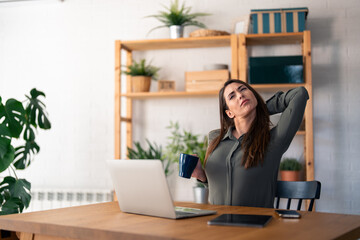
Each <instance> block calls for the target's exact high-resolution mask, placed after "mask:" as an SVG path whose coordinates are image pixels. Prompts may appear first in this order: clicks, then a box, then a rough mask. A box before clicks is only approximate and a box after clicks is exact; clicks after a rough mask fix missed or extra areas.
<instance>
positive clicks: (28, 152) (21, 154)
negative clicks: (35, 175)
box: [14, 141, 40, 169]
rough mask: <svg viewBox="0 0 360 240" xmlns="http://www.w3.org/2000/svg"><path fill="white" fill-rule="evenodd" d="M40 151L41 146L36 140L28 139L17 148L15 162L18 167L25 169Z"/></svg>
mask: <svg viewBox="0 0 360 240" xmlns="http://www.w3.org/2000/svg"><path fill="white" fill-rule="evenodd" d="M39 151H40V147H39V146H38V145H37V143H36V142H35V141H26V143H25V145H24V146H19V147H17V148H15V159H14V160H15V162H14V166H15V168H16V169H25V168H26V167H27V166H29V165H30V163H31V161H32V160H33V156H34V155H35V154H37V153H38V152H39Z"/></svg>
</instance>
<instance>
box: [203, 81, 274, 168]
mask: <svg viewBox="0 0 360 240" xmlns="http://www.w3.org/2000/svg"><path fill="white" fill-rule="evenodd" d="M231 83H240V84H243V85H245V86H246V87H247V88H248V89H249V90H250V91H251V92H252V93H253V94H254V95H255V98H256V100H257V102H258V104H257V106H256V117H255V119H254V121H253V122H252V124H251V126H250V129H249V131H248V132H247V133H246V134H245V135H244V138H243V140H242V143H241V148H243V149H244V155H243V157H242V160H241V165H242V166H244V167H245V168H250V167H255V166H257V165H258V164H259V162H261V164H262V163H263V162H264V157H265V151H266V147H267V145H268V143H269V141H270V117H269V113H268V110H267V107H266V104H265V102H264V100H263V98H262V97H261V96H260V94H259V93H257V92H256V91H255V89H253V88H252V87H251V86H250V85H249V84H247V83H245V82H243V81H241V80H238V79H230V80H228V81H226V82H225V83H224V86H223V87H222V88H221V89H220V91H219V107H220V134H219V136H218V137H216V138H215V139H214V140H213V141H212V142H211V143H210V144H209V147H208V149H207V151H206V156H205V163H206V161H207V159H208V157H209V155H210V154H211V153H212V152H213V151H214V150H215V148H216V147H217V146H218V145H219V143H220V141H221V140H222V138H223V137H224V135H225V134H226V133H227V131H228V130H229V128H230V127H233V126H235V125H234V120H233V119H232V118H229V117H228V115H227V114H226V112H225V110H227V109H228V106H227V104H226V101H225V97H224V90H225V88H226V87H227V86H228V85H230V84H231Z"/></svg>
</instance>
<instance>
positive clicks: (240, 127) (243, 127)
mask: <svg viewBox="0 0 360 240" xmlns="http://www.w3.org/2000/svg"><path fill="white" fill-rule="evenodd" d="M255 117H256V111H251V112H250V113H249V114H248V115H246V116H245V117H242V118H237V117H235V118H234V124H235V128H234V130H233V132H232V134H233V136H234V137H235V138H237V139H239V138H240V137H241V136H242V135H243V134H245V133H247V132H248V131H249V130H250V127H251V124H252V123H253V121H254V120H255Z"/></svg>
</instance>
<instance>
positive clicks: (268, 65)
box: [249, 56, 304, 84]
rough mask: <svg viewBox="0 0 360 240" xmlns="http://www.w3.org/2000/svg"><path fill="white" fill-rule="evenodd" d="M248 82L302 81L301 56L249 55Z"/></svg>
mask: <svg viewBox="0 0 360 240" xmlns="http://www.w3.org/2000/svg"><path fill="white" fill-rule="evenodd" d="M249 66H250V68H249V72H250V73H249V83H251V84H264V83H303V82H304V77H303V70H304V67H303V57H302V56H276V57H250V58H249Z"/></svg>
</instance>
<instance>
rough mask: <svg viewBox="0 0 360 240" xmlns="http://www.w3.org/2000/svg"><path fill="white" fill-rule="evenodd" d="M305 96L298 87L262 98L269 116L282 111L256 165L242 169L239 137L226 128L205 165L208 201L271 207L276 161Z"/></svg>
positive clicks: (292, 131) (298, 120) (296, 123)
mask: <svg viewBox="0 0 360 240" xmlns="http://www.w3.org/2000/svg"><path fill="white" fill-rule="evenodd" d="M308 98H309V96H308V93H307V91H306V89H305V88H303V87H299V88H295V89H291V90H289V91H288V92H286V93H283V92H278V93H276V94H275V95H274V96H273V97H272V98H270V99H269V100H268V101H266V105H267V108H268V110H269V114H270V115H272V114H276V113H282V114H281V117H280V120H279V122H278V124H277V125H276V126H275V127H273V128H272V129H271V130H270V142H269V145H268V147H267V150H266V153H265V159H264V163H263V164H261V163H259V165H258V166H256V167H251V168H248V169H245V168H244V167H243V166H242V165H241V159H242V156H243V154H244V151H243V149H242V148H241V142H242V139H243V136H241V137H240V138H239V139H236V138H235V137H234V136H233V135H232V130H233V128H230V129H229V130H228V132H227V133H226V134H225V136H224V137H223V139H222V140H221V142H220V143H219V145H218V146H217V147H216V148H215V150H214V151H213V152H212V153H211V154H210V156H209V158H208V160H207V162H206V165H205V173H206V176H207V179H208V184H209V199H210V203H212V204H218V205H236V206H251V207H267V208H273V207H274V197H275V187H276V181H277V175H278V169H279V164H280V160H281V157H282V155H283V154H284V152H285V151H286V150H287V149H288V147H289V145H290V143H291V141H292V139H293V137H294V136H295V134H296V132H297V130H298V129H299V126H300V124H301V121H302V119H303V115H304V110H305V106H306V101H307V99H308ZM218 134H219V131H215V132H214V131H213V132H211V133H210V136H209V139H213V138H214V137H216V135H218ZM214 135H215V136H214Z"/></svg>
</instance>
